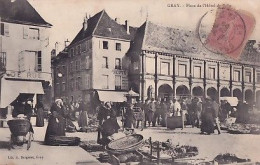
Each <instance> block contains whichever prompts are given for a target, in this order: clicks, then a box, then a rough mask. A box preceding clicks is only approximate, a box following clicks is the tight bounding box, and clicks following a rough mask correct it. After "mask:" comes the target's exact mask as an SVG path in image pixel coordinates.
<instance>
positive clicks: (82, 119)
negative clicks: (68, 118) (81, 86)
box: [78, 102, 88, 130]
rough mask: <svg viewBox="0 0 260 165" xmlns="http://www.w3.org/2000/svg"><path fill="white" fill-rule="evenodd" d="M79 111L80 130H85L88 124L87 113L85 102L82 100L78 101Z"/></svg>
mask: <svg viewBox="0 0 260 165" xmlns="http://www.w3.org/2000/svg"><path fill="white" fill-rule="evenodd" d="M79 111H80V114H79V119H78V124H79V127H80V128H81V129H82V130H85V129H86V127H87V126H88V113H87V108H86V104H85V103H84V102H80V103H79Z"/></svg>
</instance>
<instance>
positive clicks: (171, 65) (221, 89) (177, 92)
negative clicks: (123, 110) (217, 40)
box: [127, 22, 260, 103]
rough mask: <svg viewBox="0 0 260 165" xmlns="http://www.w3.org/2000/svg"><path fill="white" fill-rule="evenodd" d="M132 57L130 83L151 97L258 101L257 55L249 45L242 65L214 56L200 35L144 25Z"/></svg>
mask: <svg viewBox="0 0 260 165" xmlns="http://www.w3.org/2000/svg"><path fill="white" fill-rule="evenodd" d="M136 34H137V35H136V37H135V39H134V42H133V44H132V45H131V47H130V50H129V52H128V55H127V56H128V58H129V62H128V63H129V68H130V69H129V70H130V72H129V84H131V85H132V86H133V87H134V88H135V89H136V91H137V92H139V93H140V94H141V98H142V100H145V99H147V98H148V97H153V98H155V99H165V98H166V99H167V98H173V97H177V98H180V97H193V96H197V97H207V96H211V97H213V98H215V99H216V100H218V99H219V97H224V96H234V97H237V98H238V99H239V100H243V101H248V102H250V103H253V102H255V101H256V100H259V99H260V70H259V69H260V65H259V58H260V57H259V52H257V50H256V48H254V47H253V45H254V42H255V41H249V42H248V43H247V45H246V48H245V50H244V51H243V53H242V55H241V58H240V59H239V60H234V59H232V58H230V57H228V56H225V55H220V54H215V53H213V52H211V51H209V50H207V49H206V48H204V46H203V45H202V44H201V42H200V40H199V38H198V37H197V36H196V35H197V34H196V33H195V32H192V31H186V30H183V29H177V28H171V27H164V26H161V25H156V24H154V23H151V22H145V23H144V24H143V25H142V26H141V27H140V28H138V30H137V32H136Z"/></svg>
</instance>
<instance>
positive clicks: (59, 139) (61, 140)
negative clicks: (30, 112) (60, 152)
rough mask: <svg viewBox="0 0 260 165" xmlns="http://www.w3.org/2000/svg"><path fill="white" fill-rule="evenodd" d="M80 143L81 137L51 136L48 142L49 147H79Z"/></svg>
mask: <svg viewBox="0 0 260 165" xmlns="http://www.w3.org/2000/svg"><path fill="white" fill-rule="evenodd" d="M79 143H80V138H79V137H67V136H50V137H49V138H48V140H47V141H46V144H47V145H52V146H77V145H79Z"/></svg>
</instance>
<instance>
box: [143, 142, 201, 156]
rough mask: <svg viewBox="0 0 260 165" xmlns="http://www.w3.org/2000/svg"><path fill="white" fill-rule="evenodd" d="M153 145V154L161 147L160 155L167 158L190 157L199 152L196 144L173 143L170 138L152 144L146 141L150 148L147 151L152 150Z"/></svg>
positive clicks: (146, 145)
mask: <svg viewBox="0 0 260 165" xmlns="http://www.w3.org/2000/svg"><path fill="white" fill-rule="evenodd" d="M158 143H159V144H158ZM151 146H152V150H153V155H154V154H156V153H154V152H156V150H158V148H159V149H160V156H161V157H165V158H167V157H168V158H174V159H179V158H188V157H193V156H196V155H198V154H199V151H198V148H197V147H195V146H188V145H182V146H180V145H173V144H172V143H171V141H170V140H167V141H166V142H158V141H156V142H153V143H152V145H151V144H150V142H149V141H146V142H145V147H147V148H148V149H144V147H143V149H144V151H145V150H146V152H147V151H148V152H149V151H150V149H151V148H150V147H151Z"/></svg>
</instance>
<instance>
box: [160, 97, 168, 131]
mask: <svg viewBox="0 0 260 165" xmlns="http://www.w3.org/2000/svg"><path fill="white" fill-rule="evenodd" d="M167 113H168V106H167V104H166V102H165V101H162V102H161V118H162V122H161V124H162V126H163V127H165V126H166V114H167Z"/></svg>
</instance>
